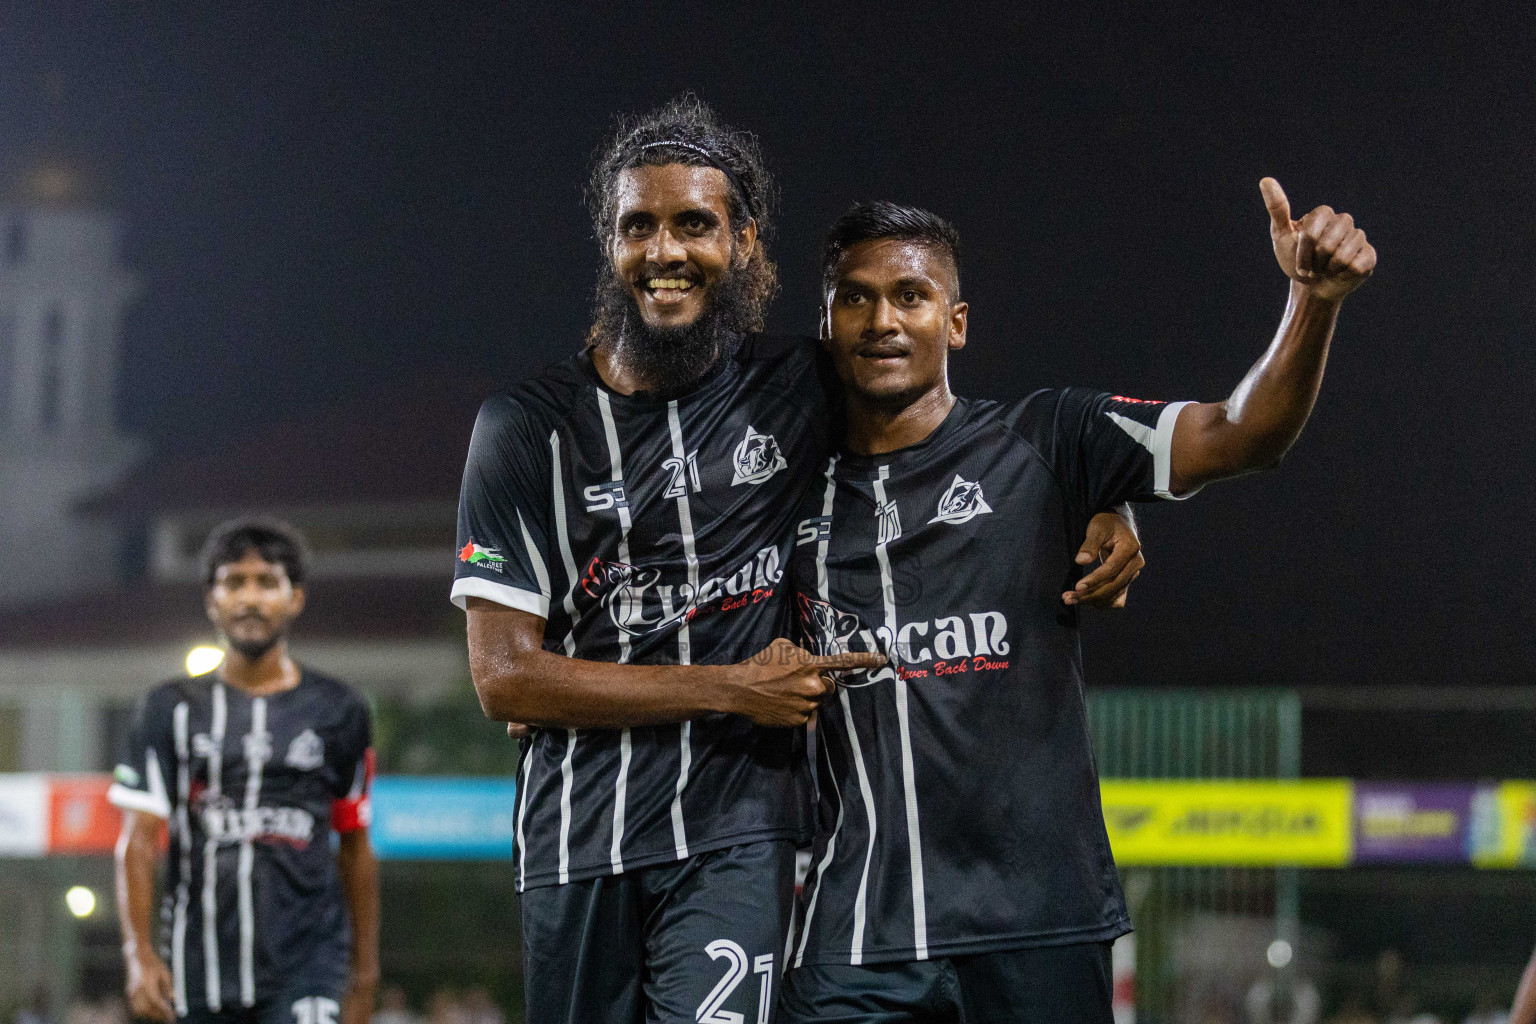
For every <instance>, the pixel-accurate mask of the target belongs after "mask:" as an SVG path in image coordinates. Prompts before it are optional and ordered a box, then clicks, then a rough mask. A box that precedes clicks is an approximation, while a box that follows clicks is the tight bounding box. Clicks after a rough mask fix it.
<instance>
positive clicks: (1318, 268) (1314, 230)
mask: <svg viewBox="0 0 1536 1024" xmlns="http://www.w3.org/2000/svg"><path fill="white" fill-rule="evenodd" d="M1259 189H1260V191H1262V192H1263V193H1264V205H1265V206H1266V207H1268V209H1269V237H1270V241H1271V242H1272V243H1273V244H1274V247H1275V259H1276V260H1278V261H1279V263H1280V269H1281V270H1284V271H1285V275H1286V276H1287V277H1289V278H1290V279H1291V280H1292V281H1295V282H1296V283H1297V284H1300V285H1302V286H1304V287H1305V288H1306V289H1307V290H1308V291H1309V292H1311V293H1312V294H1313V295H1315V296H1316V297H1318V298H1320V299H1325V300H1328V301H1330V302H1337V301H1339V300H1340V299H1342V298H1344V296H1346V295H1348V294H1349V293H1350V292H1352V291H1354V290H1355V289H1356V288H1358V287H1360V286H1361V285H1362V284H1364V283H1365V279H1366V278H1368V277H1370V276H1371V273H1372V272H1373V271H1374V270H1375V269H1376V250H1375V248H1373V247H1372V245H1371V243H1370V242H1369V241H1367V240H1366V237H1365V232H1364V231H1361V230H1360V229H1359V228H1357V227H1355V219H1354V218H1353V217H1351V216H1350V215H1349V214H1347V213H1339V212H1336V211H1335V210H1334V209H1333V207H1331V206H1319V207H1317V208H1316V209H1314V210H1313V211H1312V212H1311V213H1308V214H1307V215H1305V216H1304V217H1302V218H1301V220H1292V219H1291V202H1290V200H1289V199H1287V198H1286V195H1285V190H1284V189H1282V188H1281V187H1280V183H1279V182H1278V181H1276V180H1275V179H1274V178H1265V179H1264V180H1263V181H1261V182H1259Z"/></svg>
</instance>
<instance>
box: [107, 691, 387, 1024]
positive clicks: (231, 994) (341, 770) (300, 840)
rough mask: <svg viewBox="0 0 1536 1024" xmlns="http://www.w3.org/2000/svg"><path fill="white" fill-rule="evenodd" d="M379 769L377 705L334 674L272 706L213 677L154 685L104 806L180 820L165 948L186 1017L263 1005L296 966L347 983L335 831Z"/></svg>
mask: <svg viewBox="0 0 1536 1024" xmlns="http://www.w3.org/2000/svg"><path fill="white" fill-rule="evenodd" d="M372 772H373V754H372V750H371V748H370V727H369V719H368V708H367V705H365V704H364V703H363V701H362V699H361V698H360V697H359V696H358V695H357V693H356V692H355V691H354V690H353V689H352V688H351V687H349V686H347V685H346V684H345V683H342V682H339V681H337V680H335V679H332V678H330V677H328V676H324V675H321V674H319V673H316V672H311V671H309V670H308V669H305V670H303V672H302V674H301V676H300V678H299V683H298V685H297V686H295V687H294V688H293V689H290V690H285V691H283V692H281V693H274V694H270V695H268V696H265V697H251V696H249V695H247V694H246V693H245V692H244V691H243V690H241V689H239V688H238V687H234V686H230V685H228V684H226V683H224V682H223V681H222V680H221V678H220V677H219V676H218V675H216V674H215V675H208V676H200V677H197V678H193V679H176V680H172V681H170V682H167V683H163V684H161V685H160V686H158V687H156V688H155V689H154V690H152V691H150V693H149V695H148V696H147V697H146V698H145V699H144V702H143V703H142V704H141V705H140V706H139V709H138V712H137V714H136V716H135V718H134V721H133V726H132V728H131V730H130V734H129V737H128V741H127V743H126V745H125V747H124V753H123V757H122V758H121V760H120V761H119V763H118V765H117V768H116V770H115V771H114V772H113V783H112V787H111V789H110V790H109V791H108V799H110V800H111V801H112V803H114V804H116V805H117V806H118V807H122V808H125V809H128V810H135V811H144V812H147V813H149V814H153V815H155V816H157V817H160V818H165V819H167V821H168V823H169V826H170V849H169V851H168V853H167V862H168V868H167V872H166V887H165V899H164V902H163V904H162V908H161V934H160V946H161V953H162V955H163V956H164V958H165V961H166V963H168V964H169V965H170V967H171V975H172V979H173V982H174V1003H175V1006H176V1011H177V1014H178V1015H179V1016H186V1015H187V1014H188V1012H189V1010H191V1011H201V1010H203V1009H205V1008H206V1009H208V1010H220V1009H225V1010H233V1009H237V1008H239V1007H249V1006H254V1005H256V1004H257V1002H258V1001H259V1000H262V999H265V998H267V997H269V996H274V995H276V994H278V993H281V992H284V991H286V989H285V988H284V987H283V986H284V983H285V982H286V981H288V980H289V979H290V978H292V977H293V976H294V975H296V974H298V973H300V972H301V971H302V972H303V973H304V974H305V975H306V976H308V977H311V978H316V979H324V978H325V977H327V976H328V975H334V977H335V979H336V980H339V981H342V982H344V981H345V979H346V972H347V967H348V957H349V953H350V948H351V932H350V929H349V927H348V924H347V921H348V918H347V911H346V906H345V903H344V900H343V895H342V891H341V883H340V878H339V875H338V873H337V869H336V853H335V851H334V850H333V849H332V847H331V833H332V832H333V831H342V832H345V831H349V830H352V829H356V828H359V827H362V826H365V825H366V824H367V822H368V817H369V805H368V788H369V784H370V779H371V777H372Z"/></svg>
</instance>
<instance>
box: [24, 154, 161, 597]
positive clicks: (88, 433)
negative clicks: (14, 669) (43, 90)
mask: <svg viewBox="0 0 1536 1024" xmlns="http://www.w3.org/2000/svg"><path fill="white" fill-rule="evenodd" d="M121 235H122V228H121V223H120V221H119V219H118V218H117V217H116V216H115V215H114V214H113V213H112V212H110V211H109V210H106V209H104V208H102V207H101V206H99V205H98V204H97V203H96V202H95V198H94V196H93V195H92V190H91V188H90V181H89V179H88V177H87V176H86V175H85V174H84V173H83V172H82V171H80V170H79V169H77V168H75V167H73V166H72V165H70V164H68V163H64V162H60V161H42V162H38V163H34V164H33V165H31V166H30V167H28V168H27V169H26V170H24V171H23V172H22V173H21V174H20V175H19V176H18V177H17V179H16V180H15V181H13V182H12V183H11V184H10V186H9V187H8V188H6V189H5V190H3V191H0V606H10V607H15V606H18V605H22V604H28V603H32V602H35V601H39V600H47V599H50V598H57V597H62V596H66V595H68V594H71V593H79V592H82V591H89V590H94V589H99V588H101V587H103V586H107V585H110V584H111V583H112V582H114V580H115V578H116V576H117V566H118V562H119V547H118V543H117V530H116V527H115V526H114V525H113V524H112V523H110V522H108V521H104V520H102V519H99V518H94V519H87V518H84V517H82V516H79V515H76V514H75V513H74V506H75V504H76V503H77V502H79V501H80V500H81V499H83V498H85V497H87V496H89V495H92V494H95V493H98V492H100V491H102V490H104V489H106V488H108V487H110V486H112V485H113V484H115V483H116V482H117V481H118V480H120V479H121V478H122V477H123V475H124V474H125V473H127V472H128V471H129V470H130V469H132V468H133V466H134V464H135V463H136V462H137V461H138V459H139V456H140V450H141V448H140V445H139V444H138V443H137V442H136V441H135V440H134V439H132V438H129V437H126V436H124V435H123V434H122V433H121V432H120V430H119V428H118V425H117V415H116V414H117V410H116V387H117V371H118V358H119V349H120V336H119V328H120V325H121V322H122V317H123V312H124V310H125V309H126V307H127V305H128V303H129V301H130V300H131V299H132V298H133V296H134V294H135V292H136V291H137V282H136V280H135V278H134V277H133V275H132V274H131V273H130V272H129V270H128V268H127V267H126V266H124V265H123V263H122V260H121V257H120V255H119V243H120V240H121Z"/></svg>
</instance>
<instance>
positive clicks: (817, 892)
mask: <svg viewBox="0 0 1536 1024" xmlns="http://www.w3.org/2000/svg"><path fill="white" fill-rule="evenodd" d="M847 713H848V711H847V709H846V708H844V709H843V714H845V715H846V714H847ZM831 763H832V762H831V760H830V759H828V761H827V764H828V766H829V767H830V765H831ZM827 781H829V782H831V783H832V793H833V795H834V796H836V797H837V821H836V822H834V823H833V825H832V834H831V835H830V836H828V837H827V848H826V850H825V852H823V853H822V855H821V861H820V862H819V863H818V864H817V865H816V888H815V889H814V890H813V891H812V892H811V902H810V903H809V904H807V905H806V908H805V922H804V924H802V925H801V926H800V927H801V931H800V948H799V950H797V951H796V953H795V964H794V965H795V966H796V967H799V966H800V964H801V963H802V962H804V960H805V943H806V940H808V939H809V938H810V937H811V920H812V918H814V917H815V916H816V901H817V900H819V899H821V886H822V883H823V882H824V881H825V878H823V876H824V875H825V874H826V873H827V865H829V864H831V863H832V852H833V850H834V849H835V848H836V847H837V836H838V833H840V832H842V830H843V813H844V811H845V810H846V808H845V807H844V806H843V791H842V790H840V789H838V788H837V774H836V773H835V772H831V771H829V772H827ZM865 863H868V858H865ZM795 902H796V904H797V905H798V903H799V900H796V901H795ZM790 925H791V931H793V925H794V915H793V913H791V915H790ZM857 927H858V929H859V932H860V938H859V940H858V941H859V943H860V944H861V945H862V944H863V941H864V940H863V936H862V933H863V930H864V926H863V920H862V918H861V919H860V921H859V923H858V926H857ZM790 941H791V942H793V941H794V936H793V934H791V936H790ZM784 963H785V964H786V965H787V964H788V963H789V950H788V949H786V950H785V951H784ZM785 970H788V967H787V966H786V967H785Z"/></svg>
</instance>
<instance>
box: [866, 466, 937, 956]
mask: <svg viewBox="0 0 1536 1024" xmlns="http://www.w3.org/2000/svg"><path fill="white" fill-rule="evenodd" d="M890 475H891V469H890V467H889V466H881V467H880V474H879V476H877V477H876V478H875V480H874V485H875V501H876V502H878V503H879V504H880V505H884V504H885V503H886V500H885V481H886V480H887V479H889V478H890ZM875 560H876V561H877V562H879V563H880V593H881V594H882V595H883V596H884V598H885V628H886V629H887V630H889V631H890V644H891V650H890V654H891V664H892V666H894V667H895V669H896V724H897V726H898V727H899V732H900V735H901V785H902V789H903V790H904V791H905V793H906V798H907V856H908V859H909V863H910V865H911V871H912V945H913V947H914V948H915V950H916V956H917V959H919V960H926V959H928V908H927V905H926V903H927V901H926V899H925V894H924V889H923V841H922V838H921V836H920V835H919V834H918V820H917V775H916V772H915V771H914V769H913V766H912V729H911V726H910V725H909V724H908V722H907V681H906V680H905V679H904V678H902V675H901V651H900V650H898V648H897V644H896V638H897V637H898V636H899V635H900V627H899V625H898V623H897V621H896V586H895V583H894V582H893V581H892V579H891V560H890V558H889V556H888V555H887V554H886V550H885V543H884V542H879V543H876V544H875Z"/></svg>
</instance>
